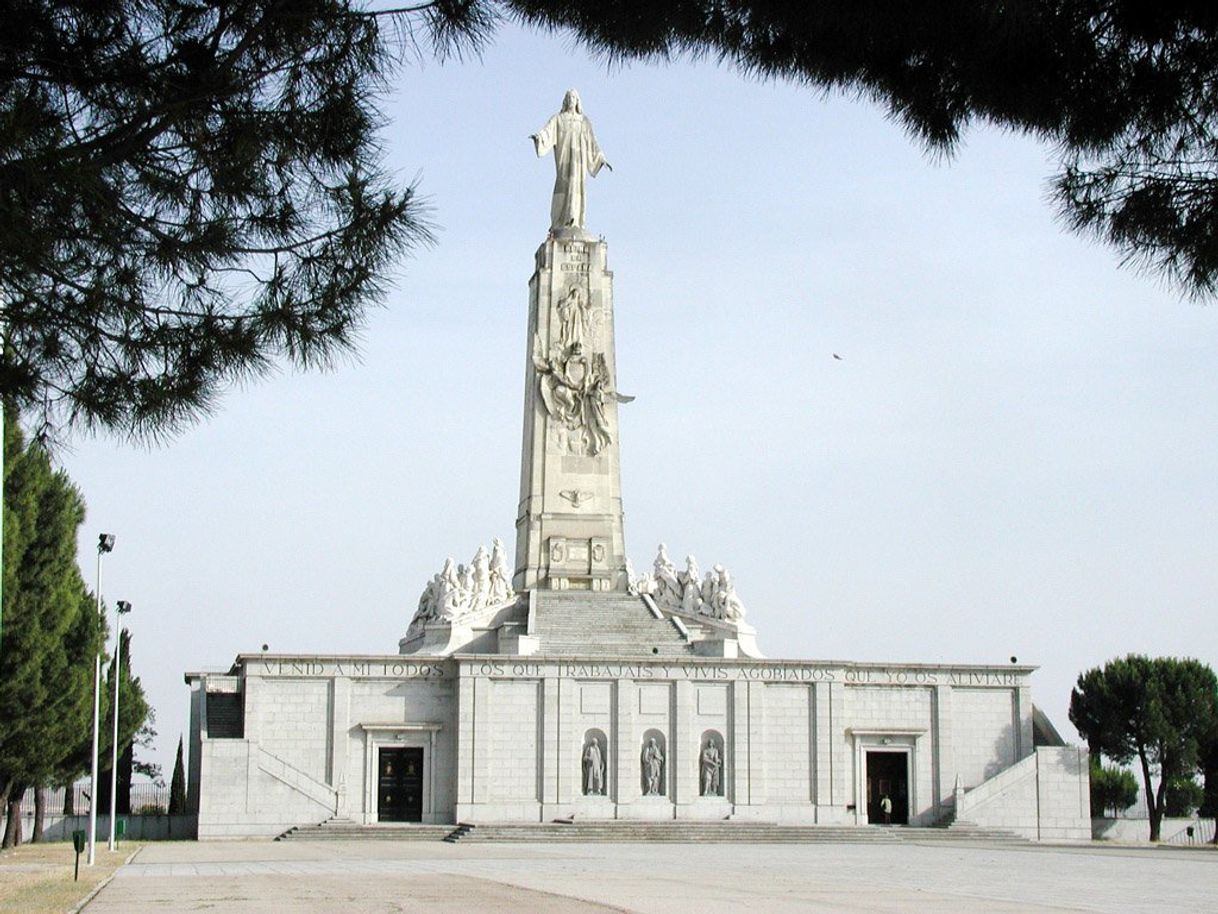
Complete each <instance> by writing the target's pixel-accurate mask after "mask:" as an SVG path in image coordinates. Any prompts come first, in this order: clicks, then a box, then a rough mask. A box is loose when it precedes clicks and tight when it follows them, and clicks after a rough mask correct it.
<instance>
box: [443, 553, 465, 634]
mask: <svg viewBox="0 0 1218 914" xmlns="http://www.w3.org/2000/svg"><path fill="white" fill-rule="evenodd" d="M436 601H437V603H438V604H439V606H440V615H441V616H443V617H444V618H445V619H451V618H453V617H454V616H456V615H457V614H458V613H460V612H461V610H463V609H464V608H465V602H464V599H463V595H462V593H461V579H460V578H459V577H458V575H457V568H456V565H455V564H454V563H453V560H452V558H448V559H446V560H445V562H444V570H443V571H441V572H440V586H439V589H438V592H437V594H436Z"/></svg>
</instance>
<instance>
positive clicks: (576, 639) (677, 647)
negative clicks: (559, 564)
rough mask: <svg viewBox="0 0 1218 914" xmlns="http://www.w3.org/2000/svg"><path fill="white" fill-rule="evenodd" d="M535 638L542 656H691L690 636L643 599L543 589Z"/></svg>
mask: <svg viewBox="0 0 1218 914" xmlns="http://www.w3.org/2000/svg"><path fill="white" fill-rule="evenodd" d="M535 598H536V605H535V610H534V616H533V631H532V632H531V634H532V635H533V636H534V637H535V638H536V639H537V640H538V643H539V650H538V653H541V654H551V655H579V656H598V657H599V656H604V657H611V656H631V657H638V656H660V657H687V656H691V655H693V653H694V648H693V645H692V644H691V643H690V642H689V639H688V636H687V635H685V634H683V633H682V632H681V630H680V629H679V628H678V627H677V626H676V625H675V624H674V623H673V622H672V620H671V619H667V618H661V619H657V618H656V617H655V616H654V615H652V613H651V611H650V610H649V609H648V608H647V607H646V605H645V604H644V603H643V600H642V598H641V597H636V596H631V595H630V594H624V593H621V594H619V593H589V592H586V591H580V592H572V591H554V590H539V591H537V593H536V597H535Z"/></svg>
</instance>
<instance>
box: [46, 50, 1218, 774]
mask: <svg viewBox="0 0 1218 914" xmlns="http://www.w3.org/2000/svg"><path fill="white" fill-rule="evenodd" d="M398 86H399V88H398V90H397V91H396V93H395V95H394V96H393V98H392V99H391V101H390V105H389V108H388V111H389V115H390V118H391V122H390V124H389V126H388V128H387V129H386V132H385V141H386V147H387V151H388V155H389V160H390V164H391V165H392V167H393V168H394V169H395V172H396V173H397V174H398V175H399V176H400V178H401V179H402V180H403V181H409V180H411V179H412V178H414V177H415V176H418V178H419V180H420V182H421V183H420V186H421V189H422V191H423V192H424V193H425V194H426V195H427V196H428V197H429V199H430V201H431V204H432V207H433V218H434V220H435V222H436V223H437V225H438V226H439V228H440V231H439V232H438V238H439V241H438V244H437V245H436V246H435V247H433V248H428V249H421V250H419V251H417V252H416V254H415V255H414V256H413V257H412V258H411V259H409V260H407V261H406V262H404V263H403V264H402V268H401V275H400V278H399V281H398V283H397V286H396V288H395V289H394V291H393V292H392V293H391V295H390V296H389V299H388V301H387V307H386V308H384V309H383V310H378V311H375V312H373V313H372V315H371V319H370V321H369V324H368V329H367V332H366V334H365V345H364V352H363V357H362V360H361V361H360V362H359V363H358V364H349V365H344V366H342V367H340V368H339V369H337V370H335V371H333V372H331V373H328V374H318V375H298V374H294V373H290V372H285V373H283V374H281V375H280V376H278V377H275V378H272V379H270V380H269V381H267V382H263V383H259V384H256V385H253V386H250V387H247V388H245V389H238V390H234V391H233V392H232V393H231V394H229V395H228V396H227V397H226V398H225V399H224V400H223V402H222V403H221V405H220V409H219V411H218V412H217V414H216V415H215V416H213V417H212V418H210V419H208V420H207V421H205V422H203V423H201V424H200V425H199V426H198V427H196V428H194V429H193V430H191V431H189V432H187V433H186V434H183V435H182V436H180V437H179V438H177V439H176V440H174V441H173V442H172V443H170V444H169V445H167V446H165V447H163V448H159V449H157V450H154V451H145V450H141V449H138V448H135V447H132V446H130V445H126V444H123V443H120V442H115V441H113V440H108V439H102V440H86V439H78V440H76V441H75V442H74V443H73V446H72V450H71V451H69V452H67V453H65V454H63V455H62V456H63V463H64V464H65V466H66V468H67V469H68V471H69V472H70V473H71V475H72V476H73V478H74V479H75V480H76V481H77V482H78V483H79V484H80V486H81V488H82V489H83V491H84V493H85V496H86V499H87V501H88V504H89V520H88V522H87V524H86V526H85V528H84V530H83V532H82V537H81V555H82V565H83V567H84V568H85V571H86V575H87V577H88V579H89V580H90V581H92V578H93V556H94V544H95V542H96V536H97V533H98V532H100V531H103V530H105V531H107V532H111V533H114V534H116V536H117V537H118V542H117V545H116V548H115V551H114V552H113V553H112V554H111V555H110V556H109V557H108V558H107V560H106V562H107V563H106V567H105V582H104V588H103V590H104V593H105V595H106V597H107V598H108V599H109V600H111V601H113V600H115V599H126V600H130V601H131V602H132V603H133V604H134V607H135V612H134V613H133V614H132V616H131V617H129V618H130V620H131V627H132V629H133V630H134V632H135V645H134V656H135V664H136V668H137V672H138V673H139V674H140V675H141V677H142V678H143V681H144V683H145V686H146V688H147V690H148V693H149V697H150V699H151V701H152V703H153V704H154V705H155V707H156V709H157V714H158V718H159V729H160V732H161V738H160V743H159V745H158V747H157V753H156V757H157V759H158V760H160V761H161V762H162V763H163V764H164V765H165V766H166V774H167V775H168V769H169V767H170V766H171V765H172V761H173V752H174V749H175V747H176V743H177V738H178V735H179V734H180V733H183V732H184V731H185V729H186V726H187V711H188V694H187V691H186V688H185V686H184V685H183V683H182V673H183V672H184V671H186V670H193V669H200V668H205V667H212V668H215V667H226V666H227V665H228V664H229V663H231V661H232V658H233V657H234V656H235V655H236V654H237V653H238V652H242V651H256V650H258V649H259V647H260V646H261V645H262V644H263V643H264V642H265V643H269V644H270V646H271V649H272V650H274V651H279V652H331V651H333V652H360V653H392V652H395V651H396V649H397V640H398V638H399V637H400V636H401V635H402V634H403V632H404V631H405V628H406V624H407V622H408V621H409V619H410V616H411V614H412V613H413V611H414V607H415V605H416V602H417V599H418V595H419V592H420V590H421V589H422V586H423V584H424V583H425V581H426V580H427V578H428V577H429V576H430V575H431V574H432V573H433V572H434V571H435V570H437V569H438V568H439V566H440V565H441V564H442V562H443V560H444V558H445V557H446V556H448V555H453V556H455V557H456V558H457V559H458V560H460V561H464V560H467V559H468V558H469V557H470V556H471V555H472V554H473V552H474V550H475V548H476V547H477V545H478V544H479V543H489V541H490V538H491V537H492V536H496V535H497V536H501V537H503V538H504V539H505V540H506V541H508V542H509V544H510V543H511V542H512V541H513V538H514V535H515V534H514V528H513V525H514V521H515V516H516V506H517V500H518V496H519V491H518V487H519V452H520V436H521V415H522V406H521V398H522V395H523V391H524V380H523V378H524V366H525V358H526V352H527V350H526V341H525V324H526V318H527V282H528V278H529V275H530V274H531V272H532V258H533V253H534V251H535V250H536V248H537V246H538V245H539V244H540V243H541V241H542V240H543V239H544V236H545V233H546V228H547V225H548V212H549V193H550V186H551V183H552V180H553V164H552V162H551V160H549V159H545V160H540V161H539V160H537V159H536V158H535V157H534V155H533V151H532V148H531V144H530V143H529V142H528V140H527V137H528V135H529V134H530V133H532V132H534V131H535V130H536V129H537V128H538V127H540V126H541V124H542V123H544V121H545V119H546V118H547V117H548V116H549V115H550V114H552V113H553V112H554V111H556V110H557V108H558V106H559V104H560V102H561V100H562V94H563V92H564V91H565V90H566V89H567V88H568V87H569V86H574V87H576V88H578V89H579V90H580V92H581V95H582V96H583V99H584V104H585V111H586V112H587V113H588V115H589V116H590V117H591V119H592V120H593V122H594V124H595V126H596V130H597V135H598V138H599V139H600V142H601V145H602V147H603V148H604V149H605V151H606V154H607V155H608V158H609V161H610V162H611V163H612V164H613V166H614V171H613V172H602V173H601V175H600V176H599V177H598V178H596V179H595V181H593V182H592V183H591V186H590V202H589V206H588V227H589V229H591V230H592V231H594V232H598V233H602V234H603V235H604V236H605V237H606V239H607V241H608V243H609V258H610V266H611V268H612V269H613V270H614V273H615V301H616V321H617V334H618V336H617V352H618V383H619V387H620V389H621V390H622V391H624V392H626V393H630V394H634V395H636V396H637V397H638V399H637V400H636V401H635V402H634V403H632V404H630V405H628V406H624V407H622V409H621V411H620V416H621V425H622V429H621V438H622V443H621V452H622V465H623V469H622V483H623V490H624V493H623V494H624V501H625V507H626V542H627V549H628V551H629V553H630V555H631V557H632V558H633V560H634V563H635V565H636V566H637V567H639V568H643V567H647V566H649V565H650V563H651V560H652V558H653V557H654V553H655V546H656V543H657V542H659V541H661V540H663V541H665V542H666V543H667V544H668V546H669V550H670V552H671V553H672V555H673V556H674V558H677V559H678V560H680V559H683V558H684V556H685V555H686V554H687V553H691V552H692V553H693V554H694V555H696V556H697V557H698V559H699V561H700V562H701V564H702V565H703V567H707V566H708V565H709V564H711V563H714V562H722V563H724V564H726V565H727V566H728V567H729V568H730V569H731V571H732V572H733V575H734V577H735V579H736V582H737V586H738V588H739V591H740V593H741V595H742V597H743V598H744V599H745V601H746V603H747V605H748V607H749V619H750V621H751V622H753V623H754V624H755V625H756V626H757V628H758V630H759V633H760V635H759V640H760V644H761V647H762V649H763V650H764V651H765V652H766V653H767V654H769V655H770V656H772V657H792V658H815V659H858V660H880V661H884V660H888V661H927V662H938V661H943V662H956V661H959V662H968V663H974V662H975V663H989V662H1002V663H1005V662H1006V661H1007V658H1008V657H1009V656H1010V655H1012V654H1014V655H1017V656H1018V657H1019V659H1020V661H1021V662H1029V663H1034V664H1039V665H1040V666H1041V669H1040V671H1039V672H1038V673H1037V674H1036V675H1035V677H1034V679H1033V685H1034V696H1035V699H1036V701H1037V703H1038V704H1039V705H1040V706H1041V707H1043V708H1044V709H1045V710H1046V711H1047V712H1048V714H1049V715H1050V717H1051V718H1052V719H1053V720H1054V721H1055V722H1056V723H1057V725H1058V726H1059V728H1060V729H1062V730H1063V732H1064V733H1066V734H1067V735H1068V736H1069V737H1070V738H1072V739H1073V738H1076V734H1075V733H1074V732H1073V729H1072V728H1070V727H1069V724H1068V721H1067V718H1066V708H1067V706H1068V702H1069V692H1070V688H1071V686H1072V684H1073V681H1074V679H1075V677H1076V676H1077V675H1078V673H1079V672H1080V671H1081V670H1082V669H1084V668H1087V667H1089V666H1092V665H1095V664H1099V663H1102V662H1103V661H1104V660H1106V659H1108V658H1110V657H1112V656H1115V655H1120V654H1124V653H1127V652H1130V651H1140V652H1146V653H1151V654H1180V655H1190V656H1196V657H1199V658H1200V659H1202V660H1204V661H1206V662H1208V663H1210V664H1211V665H1213V664H1215V663H1216V662H1218V622H1216V621H1215V619H1216V618H1218V613H1216V612H1215V610H1216V609H1218V606H1216V603H1218V599H1216V595H1218V560H1216V556H1215V551H1216V547H1218V473H1216V472H1215V469H1216V467H1218V309H1216V308H1215V307H1213V306H1206V307H1203V306H1199V305H1197V304H1195V303H1192V302H1189V301H1186V300H1184V299H1183V298H1182V297H1181V296H1180V295H1178V294H1176V293H1174V292H1172V291H1171V290H1167V289H1164V288H1163V286H1162V285H1161V284H1160V283H1159V282H1157V281H1156V280H1154V279H1153V278H1148V277H1145V276H1140V275H1138V274H1137V273H1136V272H1133V271H1131V270H1127V269H1119V268H1118V259H1119V258H1118V256H1117V255H1116V254H1115V253H1114V252H1113V251H1111V250H1109V249H1108V248H1105V247H1102V246H1098V245H1095V244H1092V243H1090V242H1088V241H1086V240H1083V239H1080V238H1079V237H1077V236H1074V235H1070V234H1066V233H1065V232H1064V231H1062V229H1061V228H1060V226H1059V224H1058V223H1057V222H1056V220H1055V216H1054V212H1053V210H1052V208H1051V206H1050V205H1048V204H1047V203H1046V195H1047V181H1048V178H1049V176H1050V175H1051V174H1052V173H1053V163H1052V156H1051V150H1049V149H1047V148H1045V147H1044V146H1043V145H1038V144H1037V143H1035V142H1033V141H1030V140H1027V139H1024V138H1021V137H1016V136H1011V135H1008V134H1004V133H1001V132H998V131H994V130H989V129H979V130H976V131H973V132H972V133H970V134H969V136H968V138H967V142H966V143H965V145H964V146H963V147H962V149H961V150H960V152H959V154H958V155H957V156H956V158H955V159H954V160H952V161H951V162H948V163H943V162H937V161H935V160H933V159H932V158H930V157H928V156H927V155H925V154H924V152H923V151H922V150H921V149H920V148H918V147H917V146H916V145H914V144H913V143H912V142H911V141H910V140H909V139H908V137H907V136H906V135H905V134H904V133H903V132H902V130H901V129H900V128H899V127H898V126H896V125H895V124H893V123H892V122H890V121H889V120H887V119H886V118H885V117H884V114H883V112H882V111H879V110H877V109H876V108H875V107H874V106H872V105H870V104H866V103H860V102H855V101H851V100H845V99H840V98H835V99H825V98H823V97H821V96H819V95H817V94H815V93H811V92H809V91H807V90H801V89H798V88H794V87H790V86H785V85H772V84H770V85H767V84H758V83H756V82H752V81H747V80H744V79H742V78H741V77H739V76H737V75H735V74H734V73H732V72H730V71H727V70H724V69H721V68H717V67H715V66H713V65H710V64H699V65H693V64H689V63H676V64H672V65H669V66H634V67H631V68H629V69H626V70H624V71H618V72H613V73H610V72H607V71H606V68H605V67H604V65H603V64H600V63H597V62H596V61H593V60H590V59H589V58H588V57H587V55H585V54H584V53H583V52H582V51H578V50H575V49H573V48H572V47H571V45H570V43H569V42H567V41H565V40H564V39H562V38H557V37H551V36H544V35H535V34H529V33H524V32H520V31H518V30H514V29H505V30H504V31H502V32H501V33H500V34H499V36H498V38H497V40H496V41H495V43H494V45H493V46H492V47H491V48H490V49H488V50H487V52H486V53H485V55H484V57H483V59H482V60H481V61H475V62H465V63H449V64H445V65H439V64H437V63H435V62H434V61H428V62H427V63H426V64H425V65H422V66H408V67H406V68H404V69H403V71H402V73H401V74H400V77H399V78H398ZM833 353H838V354H840V355H841V356H842V357H843V358H842V360H841V361H838V360H834V359H833V358H832V354H833Z"/></svg>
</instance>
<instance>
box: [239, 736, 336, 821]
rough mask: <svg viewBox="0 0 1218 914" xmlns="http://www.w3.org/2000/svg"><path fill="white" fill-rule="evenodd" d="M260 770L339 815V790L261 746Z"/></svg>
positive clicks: (259, 751)
mask: <svg viewBox="0 0 1218 914" xmlns="http://www.w3.org/2000/svg"><path fill="white" fill-rule="evenodd" d="M258 770H259V771H264V772H266V773H267V774H269V775H270V776H271V777H273V778H275V780H277V781H279V782H281V783H283V784H286V785H287V786H288V787H291V788H292V789H293V790H295V791H296V792H297V793H299V794H301V795H302V796H305V797H308V798H309V799H310V800H312V801H313V802H314V803H316V804H317V805H319V806H321V807H323V808H325V809H327V810H329V811H330V813H331V814H337V813H338V791H337V790H335V789H334V788H333V787H331V786H330V785H329V784H323V783H322V782H321V781H319V780H317V779H316V778H314V777H313V776H312V775H309V774H306V773H305V772H303V771H301V770H300V769H299V768H296V767H294V766H292V765H290V764H288V763H287V762H286V761H284V760H283V759H281V758H280V757H279V756H277V755H275V754H274V753H271V752H267V751H266V750H265V749H263V748H262V747H261V746H259V747H258Z"/></svg>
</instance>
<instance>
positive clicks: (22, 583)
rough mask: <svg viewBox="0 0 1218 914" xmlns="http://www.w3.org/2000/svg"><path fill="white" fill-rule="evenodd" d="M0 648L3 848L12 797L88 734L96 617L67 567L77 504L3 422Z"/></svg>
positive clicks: (54, 773) (36, 451)
mask: <svg viewBox="0 0 1218 914" xmlns="http://www.w3.org/2000/svg"><path fill="white" fill-rule="evenodd" d="M5 452H6V453H5V457H6V460H5V465H6V477H5V498H4V510H5V530H4V536H5V543H4V600H5V609H6V612H5V619H4V625H5V630H4V644H3V650H2V651H0V802H4V803H5V804H6V806H7V811H8V822H7V825H6V828H5V834H4V839H3V844H4V846H6V847H11V846H13V845H15V844H17V843H20V841H21V837H22V836H21V818H20V813H21V796H22V794H23V793H24V791H25V789H26V788H27V787H43V786H47V785H48V784H50V783H52V782H54V781H58V780H61V779H62V776H63V773H64V772H63V768H64V765H65V764H66V763H67V760H68V758H69V757H70V756H71V754H72V752H73V749H74V747H75V746H76V745H78V743H79V741H80V739H81V736H82V735H86V738H87V733H88V729H89V728H88V722H89V717H90V715H91V712H92V684H93V683H92V679H93V677H92V673H93V664H92V659H93V655H94V653H95V652H96V650H97V648H98V645H99V644H100V638H101V635H102V626H101V620H100V619H99V618H98V617H97V613H96V612H95V609H94V605H93V601H92V598H91V597H90V596H89V593H88V591H87V589H86V588H85V586H84V583H83V581H82V579H81V575H80V569H79V568H78V567H77V565H76V531H77V528H78V527H79V526H80V524H81V523H82V522H83V521H84V502H83V500H82V499H81V497H80V493H79V492H78V491H77V490H76V488H75V486H73V485H72V483H71V481H70V480H69V479H68V477H67V476H66V474H64V473H62V472H56V471H54V470H53V469H52V467H51V462H50V459H49V458H48V456H47V454H46V452H45V451H44V450H43V449H42V447H41V446H40V445H38V444H31V445H29V446H26V445H25V443H24V441H23V436H22V434H21V431H20V429H19V427H18V424H17V422H16V421H15V419H14V418H13V417H11V416H10V417H9V420H8V421H7V422H6V423H5Z"/></svg>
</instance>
